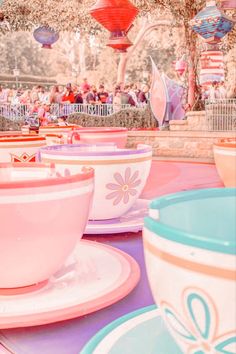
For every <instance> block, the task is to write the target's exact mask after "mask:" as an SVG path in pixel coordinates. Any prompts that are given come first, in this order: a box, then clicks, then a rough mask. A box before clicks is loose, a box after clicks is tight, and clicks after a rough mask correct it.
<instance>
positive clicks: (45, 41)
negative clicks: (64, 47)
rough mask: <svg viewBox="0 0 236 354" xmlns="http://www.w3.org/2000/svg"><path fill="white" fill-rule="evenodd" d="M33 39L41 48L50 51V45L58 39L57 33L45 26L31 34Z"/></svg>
mask: <svg viewBox="0 0 236 354" xmlns="http://www.w3.org/2000/svg"><path fill="white" fill-rule="evenodd" d="M33 36H34V39H35V40H36V41H37V42H39V43H41V44H42V48H47V49H51V48H52V44H54V43H55V42H56V41H57V40H58V39H59V33H58V32H56V31H55V30H54V29H53V28H50V27H47V26H41V27H39V28H37V29H36V30H35V31H34V33H33Z"/></svg>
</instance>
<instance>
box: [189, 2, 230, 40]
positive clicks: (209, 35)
mask: <svg viewBox="0 0 236 354" xmlns="http://www.w3.org/2000/svg"><path fill="white" fill-rule="evenodd" d="M190 26H191V27H192V29H193V30H194V31H195V32H196V33H198V34H199V35H200V36H201V37H203V39H204V40H205V41H206V42H208V43H213V44H214V43H218V42H220V41H221V39H222V38H223V37H224V36H225V35H226V34H227V33H228V32H230V31H231V30H232V28H233V26H234V22H233V20H231V19H230V18H228V17H227V16H226V15H225V14H223V13H222V12H221V11H220V10H219V9H218V8H217V6H216V4H215V1H209V2H208V3H207V5H206V7H205V8H204V9H203V10H201V11H200V12H199V13H198V14H197V15H196V16H195V17H194V18H193V20H191V21H190Z"/></svg>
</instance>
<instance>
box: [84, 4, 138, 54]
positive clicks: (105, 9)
mask: <svg viewBox="0 0 236 354" xmlns="http://www.w3.org/2000/svg"><path fill="white" fill-rule="evenodd" d="M90 14H91V16H93V17H94V18H95V20H97V21H98V22H99V23H100V24H101V25H102V26H103V27H105V28H106V29H107V30H108V31H110V32H111V36H110V38H109V42H108V44H107V45H108V46H109V47H112V48H114V49H115V50H117V51H119V52H125V51H126V49H127V48H128V47H130V46H131V45H132V43H131V42H130V40H129V39H128V37H127V33H128V32H129V30H130V28H131V26H132V22H133V21H134V19H135V17H136V15H137V14H138V9H137V8H136V7H135V6H134V5H133V4H132V3H131V2H130V1H129V0H98V1H97V2H96V4H95V5H94V6H93V7H92V8H91V10H90Z"/></svg>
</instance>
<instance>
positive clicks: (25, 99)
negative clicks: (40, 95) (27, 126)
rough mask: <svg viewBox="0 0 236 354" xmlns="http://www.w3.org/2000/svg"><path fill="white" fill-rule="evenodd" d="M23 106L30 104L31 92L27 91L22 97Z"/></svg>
mask: <svg viewBox="0 0 236 354" xmlns="http://www.w3.org/2000/svg"><path fill="white" fill-rule="evenodd" d="M20 103H21V104H29V103H30V90H25V92H24V93H23V94H22V95H21V96H20Z"/></svg>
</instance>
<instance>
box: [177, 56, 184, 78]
mask: <svg viewBox="0 0 236 354" xmlns="http://www.w3.org/2000/svg"><path fill="white" fill-rule="evenodd" d="M186 69H187V63H186V61H185V55H183V56H182V58H181V59H179V60H178V61H176V62H175V71H176V72H177V73H178V74H179V75H180V76H182V75H183V73H184V72H185V70H186Z"/></svg>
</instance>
